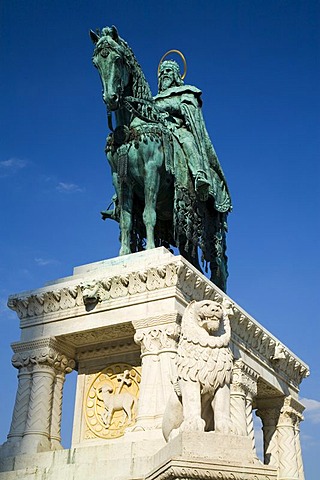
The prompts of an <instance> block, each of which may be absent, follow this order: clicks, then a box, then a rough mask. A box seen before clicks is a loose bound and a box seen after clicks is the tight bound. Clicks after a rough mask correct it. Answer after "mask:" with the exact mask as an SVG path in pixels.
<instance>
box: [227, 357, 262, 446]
mask: <svg viewBox="0 0 320 480" xmlns="http://www.w3.org/2000/svg"><path fill="white" fill-rule="evenodd" d="M257 380H258V374H257V373H256V372H255V371H254V370H252V368H250V367H248V366H247V365H246V364H245V363H244V361H243V360H241V359H239V360H236V362H235V363H234V367H233V371H232V382H231V397H230V413H231V421H232V423H233V425H234V429H235V433H236V434H237V435H244V436H248V437H249V438H251V440H252V448H253V450H254V451H255V441H254V429H253V418H252V401H253V398H254V397H255V396H256V395H257Z"/></svg>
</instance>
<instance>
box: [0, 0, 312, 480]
mask: <svg viewBox="0 0 320 480" xmlns="http://www.w3.org/2000/svg"><path fill="white" fill-rule="evenodd" d="M111 24H115V25H116V26H117V27H118V30H119V33H120V35H121V36H122V37H123V38H125V39H126V40H127V41H128V42H129V44H130V46H131V47H132V48H133V50H134V52H135V53H136V56H137V58H138V60H139V62H140V64H141V65H142V68H143V70H144V72H145V75H146V77H147V79H148V81H149V83H150V85H151V89H152V91H153V93H154V94H156V88H157V86H156V85H157V83H156V72H157V66H158V62H159V59H160V58H161V56H162V55H163V53H164V52H166V51H167V50H169V49H171V48H177V49H180V50H181V51H182V52H183V53H184V54H185V56H186V58H187V62H188V75H187V78H186V81H187V82H188V83H190V84H193V85H196V86H197V87H199V88H201V89H202V91H203V101H204V107H203V108H204V116H205V119H206V124H207V128H208V131H209V133H210V136H211V138H212V141H213V144H214V146H215V148H216V151H217V153H218V156H219V159H220V162H221V164H222V166H223V169H224V171H225V174H226V177H227V180H228V184H229V187H230V191H231V194H232V198H233V204H234V211H233V213H232V214H231V215H230V216H229V234H228V256H229V273H230V276H229V281H228V294H229V295H230V296H231V297H232V298H233V299H234V300H235V301H236V302H237V303H239V304H240V305H241V306H242V307H243V308H244V309H245V310H247V311H248V312H249V313H250V314H252V315H253V316H254V317H255V318H256V319H257V320H258V321H259V322H260V323H261V324H262V325H264V326H265V327H266V328H267V329H268V330H270V331H271V332H272V333H273V334H274V335H275V336H277V337H278V338H279V339H280V340H281V341H283V342H284V343H285V344H286V345H287V346H288V347H289V348H290V349H291V350H292V351H293V352H294V353H295V354H297V355H298V356H299V357H300V358H301V359H303V360H304V361H305V362H306V363H308V364H309V365H310V367H311V377H310V378H308V379H306V380H304V381H303V383H302V388H301V397H302V398H307V399H308V400H307V401H306V405H307V407H308V408H307V410H306V413H305V422H304V423H303V424H302V425H301V430H302V447H303V450H304V461H305V471H306V478H307V479H308V480H317V479H318V476H317V473H316V468H317V465H316V464H317V463H318V462H317V452H319V448H320V432H319V430H320V429H319V427H320V387H319V385H320V373H319V351H318V348H317V343H318V342H319V331H320V328H319V320H318V311H319V308H318V299H319V275H318V272H319V268H320V265H319V263H320V262H319V230H320V228H319V227H320V226H319V207H320V201H319V173H320V172H319V150H320V149H319V143H320V142H319V137H320V135H319V133H320V132H319V126H320V113H319V112H320V87H319V85H320V55H319V52H320V33H319V32H320V2H319V1H313V0H309V1H303V0H301V1H296V0H290V1H284V0H277V1H274V0H268V2H266V1H262V0H261V1H258V0H251V1H250V2H247V1H238V0H233V1H230V0H221V1H217V0H212V1H201V0H200V1H197V2H193V1H189V0H185V1H183V2H182V1H166V0H165V1H157V2H155V1H153V0H150V1H138V0H136V1H122V2H115V1H112V2H111V1H109V0H105V1H102V0H91V1H85V0H78V1H76V0H68V1H67V2H64V1H58V0H56V1H50V0H47V1H36V0H25V1H22V0H20V1H17V0H2V2H1V5H0V27H1V28H0V36H1V38H0V62H1V69H0V81H1V109H0V122H1V125H0V129H1V144H0V188H1V189H0V192H1V193H0V195H1V206H2V208H1V220H0V225H1V231H2V235H1V237H0V248H1V262H0V275H1V283H0V313H1V331H2V335H1V340H0V342H1V344H0V358H1V365H2V382H3V384H4V385H6V388H2V389H1V392H0V405H1V407H0V408H1V410H2V412H4V411H7V414H5V415H3V414H2V416H1V417H2V418H1V424H0V442H2V441H4V440H5V437H6V434H7V433H8V429H9V425H10V417H11V405H13V402H14V397H15V391H16V371H15V370H14V369H13V368H12V367H11V364H10V358H11V350H10V347H9V344H10V342H12V341H16V340H18V339H19V326H18V320H17V318H16V316H15V314H14V313H13V312H10V311H9V310H8V309H7V308H6V300H7V297H8V295H9V294H11V293H14V292H19V291H22V290H28V289H33V288H37V287H40V286H42V285H43V284H44V283H45V282H46V281H48V280H51V279H55V278H59V277H64V276H67V275H70V274H71V273H72V269H73V267H74V266H77V265H81V264H83V263H89V262H94V261H98V260H101V259H104V258H110V257H113V256H116V255H117V253H118V249H119V243H118V228H117V225H116V224H115V223H112V222H111V221H110V222H107V223H106V222H103V221H102V220H100V215H99V211H100V210H101V209H103V208H105V207H106V206H107V204H108V201H109V199H110V198H111V196H112V194H113V190H112V185H111V179H110V171H109V166H108V164H107V161H106V159H105V157H104V143H105V137H106V135H107V122H106V113H105V108H104V105H103V103H102V99H101V86H100V80H99V78H98V74H97V72H96V70H95V69H94V68H93V66H92V63H91V56H92V51H93V46H92V43H91V41H90V39H89V36H88V31H89V29H90V28H92V29H95V28H97V27H100V28H101V27H103V26H106V25H111ZM74 381H75V376H73V378H70V379H69V382H67V384H66V397H68V399H67V402H66V406H65V411H64V427H63V428H64V430H63V432H64V443H65V445H66V446H67V445H68V442H69V438H70V429H71V423H70V422H71V421H70V417H71V416H72V411H71V410H72V402H73V397H72V395H73V388H74ZM6 409H7V410H6Z"/></svg>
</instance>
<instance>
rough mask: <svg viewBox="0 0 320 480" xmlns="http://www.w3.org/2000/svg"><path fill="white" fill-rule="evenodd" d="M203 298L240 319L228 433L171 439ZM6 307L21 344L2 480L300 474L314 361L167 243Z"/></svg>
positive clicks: (85, 270) (0, 462) (1, 457)
mask: <svg viewBox="0 0 320 480" xmlns="http://www.w3.org/2000/svg"><path fill="white" fill-rule="evenodd" d="M204 299H206V300H214V301H215V302H218V303H219V304H220V306H222V307H223V310H224V311H225V312H226V313H227V315H228V321H229V322H230V326H231V342H230V347H231V350H232V354H233V359H234V361H233V372H232V381H231V386H230V393H231V398H230V418H229V420H230V424H231V425H232V429H231V431H232V435H228V436H224V435H220V436H219V434H217V433H216V432H212V431H209V432H205V433H204V432H193V433H192V434H187V433H186V432H185V433H183V434H182V435H179V436H178V437H177V438H175V439H174V440H172V442H170V443H169V444H168V445H167V446H165V441H164V438H163V436H162V430H161V425H162V417H163V414H164V411H165V407H166V404H167V402H168V399H169V397H171V396H172V395H173V393H174V391H175V388H176V387H175V386H174V379H175V378H176V355H177V341H178V339H179V335H180V325H181V318H182V316H183V314H184V311H185V309H186V307H187V305H188V304H189V303H190V302H191V301H192V300H196V301H199V300H204ZM9 306H10V308H12V309H13V310H15V311H16V312H17V314H18V316H19V318H20V326H21V339H20V341H19V342H16V343H14V344H13V345H12V347H13V350H14V356H13V360H12V362H13V365H14V366H15V367H16V368H17V369H18V370H19V373H18V391H17V397H16V403H15V406H14V412H13V417H12V424H11V428H10V432H9V434H8V440H7V442H6V443H5V444H4V445H3V446H2V447H1V448H0V471H1V472H3V473H0V480H2V479H6V480H16V479H17V478H22V477H23V478H25V479H26V480H35V479H36V478H37V479H46V480H56V478H60V477H63V478H64V479H65V480H71V479H72V480H82V479H84V478H92V479H93V480H98V479H102V478H106V473H105V472H108V475H109V473H110V472H112V473H110V475H109V476H108V478H112V479H114V480H115V479H118V480H132V479H135V480H139V479H141V480H142V479H144V478H148V479H150V480H151V479H160V478H161V480H164V479H178V478H181V479H182V478H194V479H197V478H212V479H214V478H217V479H229V478H235V479H238V478H239V479H246V480H251V479H252V480H253V479H258V480H260V479H261V480H262V479H266V478H269V479H270V480H271V479H275V478H278V479H279V480H280V479H281V480H282V479H283V480H284V479H286V480H288V479H290V480H303V466H302V458H301V448H300V442H299V422H300V420H302V415H301V414H302V410H303V407H302V406H301V405H300V404H299V402H298V392H299V384H300V382H301V380H302V379H303V378H304V377H305V376H306V375H308V367H307V366H306V365H305V364H304V363H303V362H302V361H301V360H300V359H299V358H297V357H296V356H295V355H293V354H292V353H291V352H290V350H288V349H287V348H286V347H285V346H284V345H283V344H282V343H281V342H279V340H277V339H276V338H275V337H274V336H273V335H272V334H270V333H269V332H268V331H267V330H265V329H264V328H263V327H262V326H261V325H260V324H259V323H258V322H257V321H256V320H255V319H253V318H252V317H251V316H250V315H248V314H247V313H246V312H245V311H244V310H243V309H242V308H241V307H239V306H238V305H237V304H236V303H235V302H234V301H233V300H232V299H231V298H229V297H228V296H227V295H226V294H224V293H223V292H222V291H221V290H219V289H218V288H217V287H216V286H215V285H214V284H212V283H211V282H210V281H209V280H208V279H207V278H206V277H205V276H204V275H202V274H201V273H200V272H199V271H198V270H196V269H195V268H194V267H193V266H191V265H190V264H189V263H188V262H187V261H186V260H185V259H184V258H183V257H181V256H174V255H172V254H171V253H170V252H169V251H168V250H166V249H164V248H158V249H154V250H149V251H145V252H141V253H136V254H132V255H127V256H123V257H118V258H115V259H110V260H106V261H102V262H97V263H93V264H90V265H84V266H81V267H77V268H75V269H74V273H73V275H72V276H71V277H67V278H63V279H60V280H57V281H55V282H50V283H48V284H47V285H46V286H44V287H43V288H40V289H38V290H35V291H32V292H23V293H22V294H19V295H13V296H11V297H10V298H9ZM219 308H220V307H219ZM231 365H232V359H231ZM72 369H76V370H77V371H78V382H77V392H76V399H75V413H74V425H73V435H72V446H71V449H70V450H69V451H65V450H61V448H62V447H61V443H60V425H61V411H62V402H63V385H64V381H65V378H67V377H66V374H67V373H69V372H71V371H72ZM255 409H258V414H259V415H260V417H261V419H262V422H263V432H264V452H265V456H264V460H263V463H262V462H260V461H259V460H258V459H257V456H256V452H255V445H254V443H255V442H254V430H253V422H252V412H253V410H255ZM226 412H227V413H228V416H229V405H227V406H226ZM211 424H212V426H213V425H214V422H213V421H212V422H211ZM208 428H209V429H210V428H211V427H208ZM212 428H213V427H212ZM288 458H290V459H291V460H292V462H291V460H290V465H289V462H288V461H287V459H288ZM32 468H34V469H35V470H34V471H33V470H32ZM36 472H37V474H36ZM231 472H232V474H233V477H232V475H231ZM241 472H242V473H241ZM36 475H37V476H36ZM277 475H278V477H277Z"/></svg>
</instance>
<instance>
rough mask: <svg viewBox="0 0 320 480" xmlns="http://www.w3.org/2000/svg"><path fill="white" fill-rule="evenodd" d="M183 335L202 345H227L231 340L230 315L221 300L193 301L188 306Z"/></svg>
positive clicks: (184, 317) (185, 313)
mask: <svg viewBox="0 0 320 480" xmlns="http://www.w3.org/2000/svg"><path fill="white" fill-rule="evenodd" d="M181 334H182V337H184V338H185V339H188V341H191V342H192V343H198V342H199V341H200V343H201V345H202V346H209V347H211V348H212V347H213V348H215V347H226V346H228V344H229V342H230V335H231V332H230V323H229V319H228V315H227V313H226V312H225V310H224V308H223V306H222V305H221V304H220V303H219V302H215V301H213V300H202V301H200V302H196V301H192V302H191V303H190V304H189V305H188V306H187V308H186V310H185V312H184V314H183V317H182V324H181Z"/></svg>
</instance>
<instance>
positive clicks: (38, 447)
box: [1, 338, 75, 456]
mask: <svg viewBox="0 0 320 480" xmlns="http://www.w3.org/2000/svg"><path fill="white" fill-rule="evenodd" d="M62 347H63V349H65V348H66V346H65V345H62V344H61V345H60V343H59V342H58V341H57V340H56V339H55V338H41V339H38V340H34V341H30V342H17V343H15V344H13V345H12V348H13V350H14V352H15V354H14V355H13V358H12V363H13V365H14V366H15V367H17V368H19V374H18V390H17V395H16V402H15V406H14V411H13V416H12V422H11V428H10V432H9V434H8V440H7V442H6V443H5V444H4V445H3V446H2V448H1V455H2V456H12V455H18V454H21V453H36V452H40V451H44V450H50V449H57V448H61V445H60V426H61V407H62V387H63V383H64V376H65V374H66V373H69V372H71V371H72V369H73V368H74V366H75V362H74V360H72V359H70V358H68V357H66V355H64V354H62V353H61V348H62Z"/></svg>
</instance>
